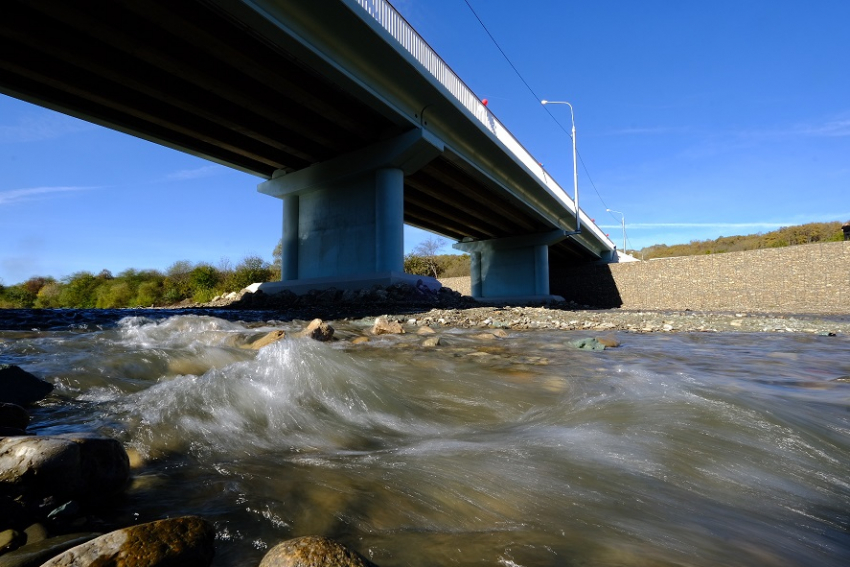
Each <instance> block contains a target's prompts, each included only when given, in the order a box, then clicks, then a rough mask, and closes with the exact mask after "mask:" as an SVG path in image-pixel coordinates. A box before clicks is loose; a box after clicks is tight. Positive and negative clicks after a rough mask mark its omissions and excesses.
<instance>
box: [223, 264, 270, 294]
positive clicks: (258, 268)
mask: <svg viewBox="0 0 850 567" xmlns="http://www.w3.org/2000/svg"><path fill="white" fill-rule="evenodd" d="M271 280H272V269H271V266H269V264H268V263H267V262H266V261H265V260H263V259H262V258H260V257H259V256H248V257H247V258H245V259H244V260H242V262H240V263H239V265H238V266H236V270H234V272H233V274H231V275H230V277H229V278H227V281H226V282H225V287H226V289H227V290H228V291H239V290H241V289H243V288H246V287H248V286H249V285H251V284H253V283H258V282H268V281H271Z"/></svg>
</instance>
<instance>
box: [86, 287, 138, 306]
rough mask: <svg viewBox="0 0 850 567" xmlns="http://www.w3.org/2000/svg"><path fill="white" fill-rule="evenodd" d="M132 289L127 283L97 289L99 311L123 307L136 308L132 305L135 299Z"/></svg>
mask: <svg viewBox="0 0 850 567" xmlns="http://www.w3.org/2000/svg"><path fill="white" fill-rule="evenodd" d="M135 295H136V294H135V293H134V292H133V289H132V287H130V284H129V283H128V282H126V281H120V280H119V281H116V282H114V283H109V284H103V285H101V286H100V287H98V289H97V303H96V304H95V305H96V307H97V308H98V309H117V308H121V307H134V306H132V305H130V303H131V302H132V300H133V297H135Z"/></svg>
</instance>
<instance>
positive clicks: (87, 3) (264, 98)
mask: <svg viewBox="0 0 850 567" xmlns="http://www.w3.org/2000/svg"><path fill="white" fill-rule="evenodd" d="M238 4H239V3H238V2H236V1H235V0H209V1H204V0H196V1H184V2H173V1H172V0H148V1H146V2H138V1H136V0H80V1H77V2H67V1H65V0H7V1H6V2H4V5H3V18H2V19H3V22H2V24H0V53H2V54H3V56H2V57H0V92H3V93H5V94H8V95H10V96H13V97H16V98H20V99H23V100H27V101H30V102H33V103H35V104H38V105H41V106H45V107H48V108H52V109H54V110H58V111H60V112H63V113H66V114H70V115H73V116H77V117H79V118H82V119H84V120H87V121H90V122H94V123H97V124H101V125H103V126H106V127H109V128H113V129H117V130H120V131H123V132H126V133H129V134H131V135H134V136H137V137H140V138H143V139H146V140H150V141H152V142H155V143H158V144H161V145H165V146H169V147H172V148H175V149H178V150H181V151H184V152H188V153H191V154H193V155H197V156H200V157H203V158H206V159H209V160H211V161H214V162H218V163H221V164H224V165H227V166H229V167H234V168H237V169H240V170H242V171H245V172H249V173H251V174H254V175H257V176H259V177H261V178H265V179H270V178H272V177H273V176H274V175H275V172H278V173H283V172H297V171H300V170H303V169H305V168H308V167H310V166H313V165H315V164H319V163H323V162H326V161H328V160H332V159H333V158H335V157H337V156H340V155H345V154H349V153H352V152H355V151H357V150H359V149H362V148H364V147H368V146H371V145H374V144H376V143H379V142H381V141H383V140H388V139H392V138H395V137H397V136H400V135H402V134H403V133H405V132H407V131H409V130H410V127H411V124H410V121H409V119H405V118H404V117H401V116H399V115H398V114H397V113H395V112H392V111H390V110H388V109H387V108H385V107H383V106H382V105H381V104H379V103H378V102H376V101H375V100H373V98H372V97H370V96H369V95H368V93H364V92H362V91H358V90H357V89H354V88H352V84H351V82H350V79H347V78H346V77H345V76H344V73H339V72H338V70H337V71H333V70H331V71H333V72H327V71H328V70H327V69H323V72H321V73H320V72H318V71H317V70H316V67H317V62H316V60H315V59H316V57H315V55H313V54H311V53H310V52H309V50H308V49H307V48H306V47H305V46H304V45H302V44H299V43H298V42H297V41H296V40H294V39H288V38H287V36H286V35H285V34H280V33H276V32H275V31H274V30H271V31H270V30H268V29H263V26H264V25H266V26H268V25H271V24H268V23H267V22H259V24H257V25H254V23H253V22H252V23H251V24H250V25H249V24H246V23H245V22H243V21H239V20H238V19H236V18H234V17H233V15H232V14H233V10H235V9H236V8H234V6H237V5H238ZM291 4H292V7H291V8H290V7H289V4H287V8H286V9H287V10H290V9H291V10H292V11H293V17H294V19H295V20H297V19H298V14H297V12H298V11H299V10H301V11H305V10H307V9H308V8H305V7H304V6H305V5H309V3H304V2H301V3H298V2H293V3H291ZM239 9H242V8H239ZM314 9H315V8H314ZM352 17H353V16H352ZM334 25H338V26H344V25H347V24H346V23H345V22H336V23H335V24H334ZM313 31H315V30H313ZM320 31H321V30H320ZM273 32H274V33H273ZM322 33H328V34H330V33H333V31H332V30H329V31H327V32H322ZM269 37H274V41H271V40H270V39H269ZM373 41H375V42H383V41H384V40H383V38H381V37H378V36H375V38H374V40H373ZM382 49H385V47H383V48H382ZM334 73H336V74H334ZM403 186H404V191H403V215H404V221H405V222H406V223H408V224H410V225H413V226H416V227H420V228H424V229H426V230H430V231H433V232H436V233H439V234H442V235H445V236H447V237H450V238H453V239H456V240H462V239H474V240H479V239H494V238H505V237H513V236H519V235H523V234H533V233H542V232H546V231H549V230H551V228H552V224H551V221H547V220H546V219H544V218H543V217H542V216H540V215H539V214H537V213H535V212H534V211H533V209H531V208H529V207H528V205H526V204H523V203H521V202H520V201H519V200H518V199H516V198H515V197H513V196H512V195H511V194H510V193H509V192H507V191H505V189H504V188H503V187H500V186H498V185H497V184H495V183H493V182H492V180H490V179H488V178H487V177H486V176H484V175H482V174H481V173H480V172H479V171H478V170H477V169H476V168H475V167H472V166H470V165H469V164H468V163H467V162H466V161H465V160H463V159H461V158H460V157H459V156H457V155H454V154H453V153H452V151H451V150H450V149H448V148H447V149H446V151H445V152H443V153H442V154H441V155H439V156H437V157H436V158H434V159H433V160H432V161H430V162H429V163H427V164H425V165H423V166H422V167H421V168H419V169H418V170H416V171H414V172H411V173H409V174H408V175H406V176H405V177H404V180H403ZM551 254H552V257H553V258H556V259H557V260H558V261H568V262H583V261H588V260H595V259H597V258H598V256H595V255H594V254H593V253H592V252H588V250H587V249H586V248H585V247H582V246H580V245H576V244H575V243H574V242H573V241H572V240H570V239H566V240H563V241H562V242H560V243H558V244H555V245H553V246H552V250H551Z"/></svg>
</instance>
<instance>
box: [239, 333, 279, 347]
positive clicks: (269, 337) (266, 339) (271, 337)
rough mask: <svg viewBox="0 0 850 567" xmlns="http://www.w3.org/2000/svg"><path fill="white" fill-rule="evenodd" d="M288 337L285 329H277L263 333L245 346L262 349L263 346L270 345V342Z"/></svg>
mask: <svg viewBox="0 0 850 567" xmlns="http://www.w3.org/2000/svg"><path fill="white" fill-rule="evenodd" d="M285 337H286V331H284V330H283V329H277V330H275V331H270V332H269V333H267V334H265V335H263V336H262V337H260V338H259V339H257V340H256V341H253V342H251V343H248V344H247V345H245V346H244V347H243V348H247V349H252V350H260V349H261V348H263V347H266V346H269V345H270V344H274V343H276V342H278V341H279V340H282V339H284V338H285Z"/></svg>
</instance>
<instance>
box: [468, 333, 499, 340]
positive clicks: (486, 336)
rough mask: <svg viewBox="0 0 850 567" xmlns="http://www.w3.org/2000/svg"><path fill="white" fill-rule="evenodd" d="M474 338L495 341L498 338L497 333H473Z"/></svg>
mask: <svg viewBox="0 0 850 567" xmlns="http://www.w3.org/2000/svg"><path fill="white" fill-rule="evenodd" d="M472 338H473V339H477V340H479V341H493V340H496V335H494V334H493V333H478V334H477V335H472Z"/></svg>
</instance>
